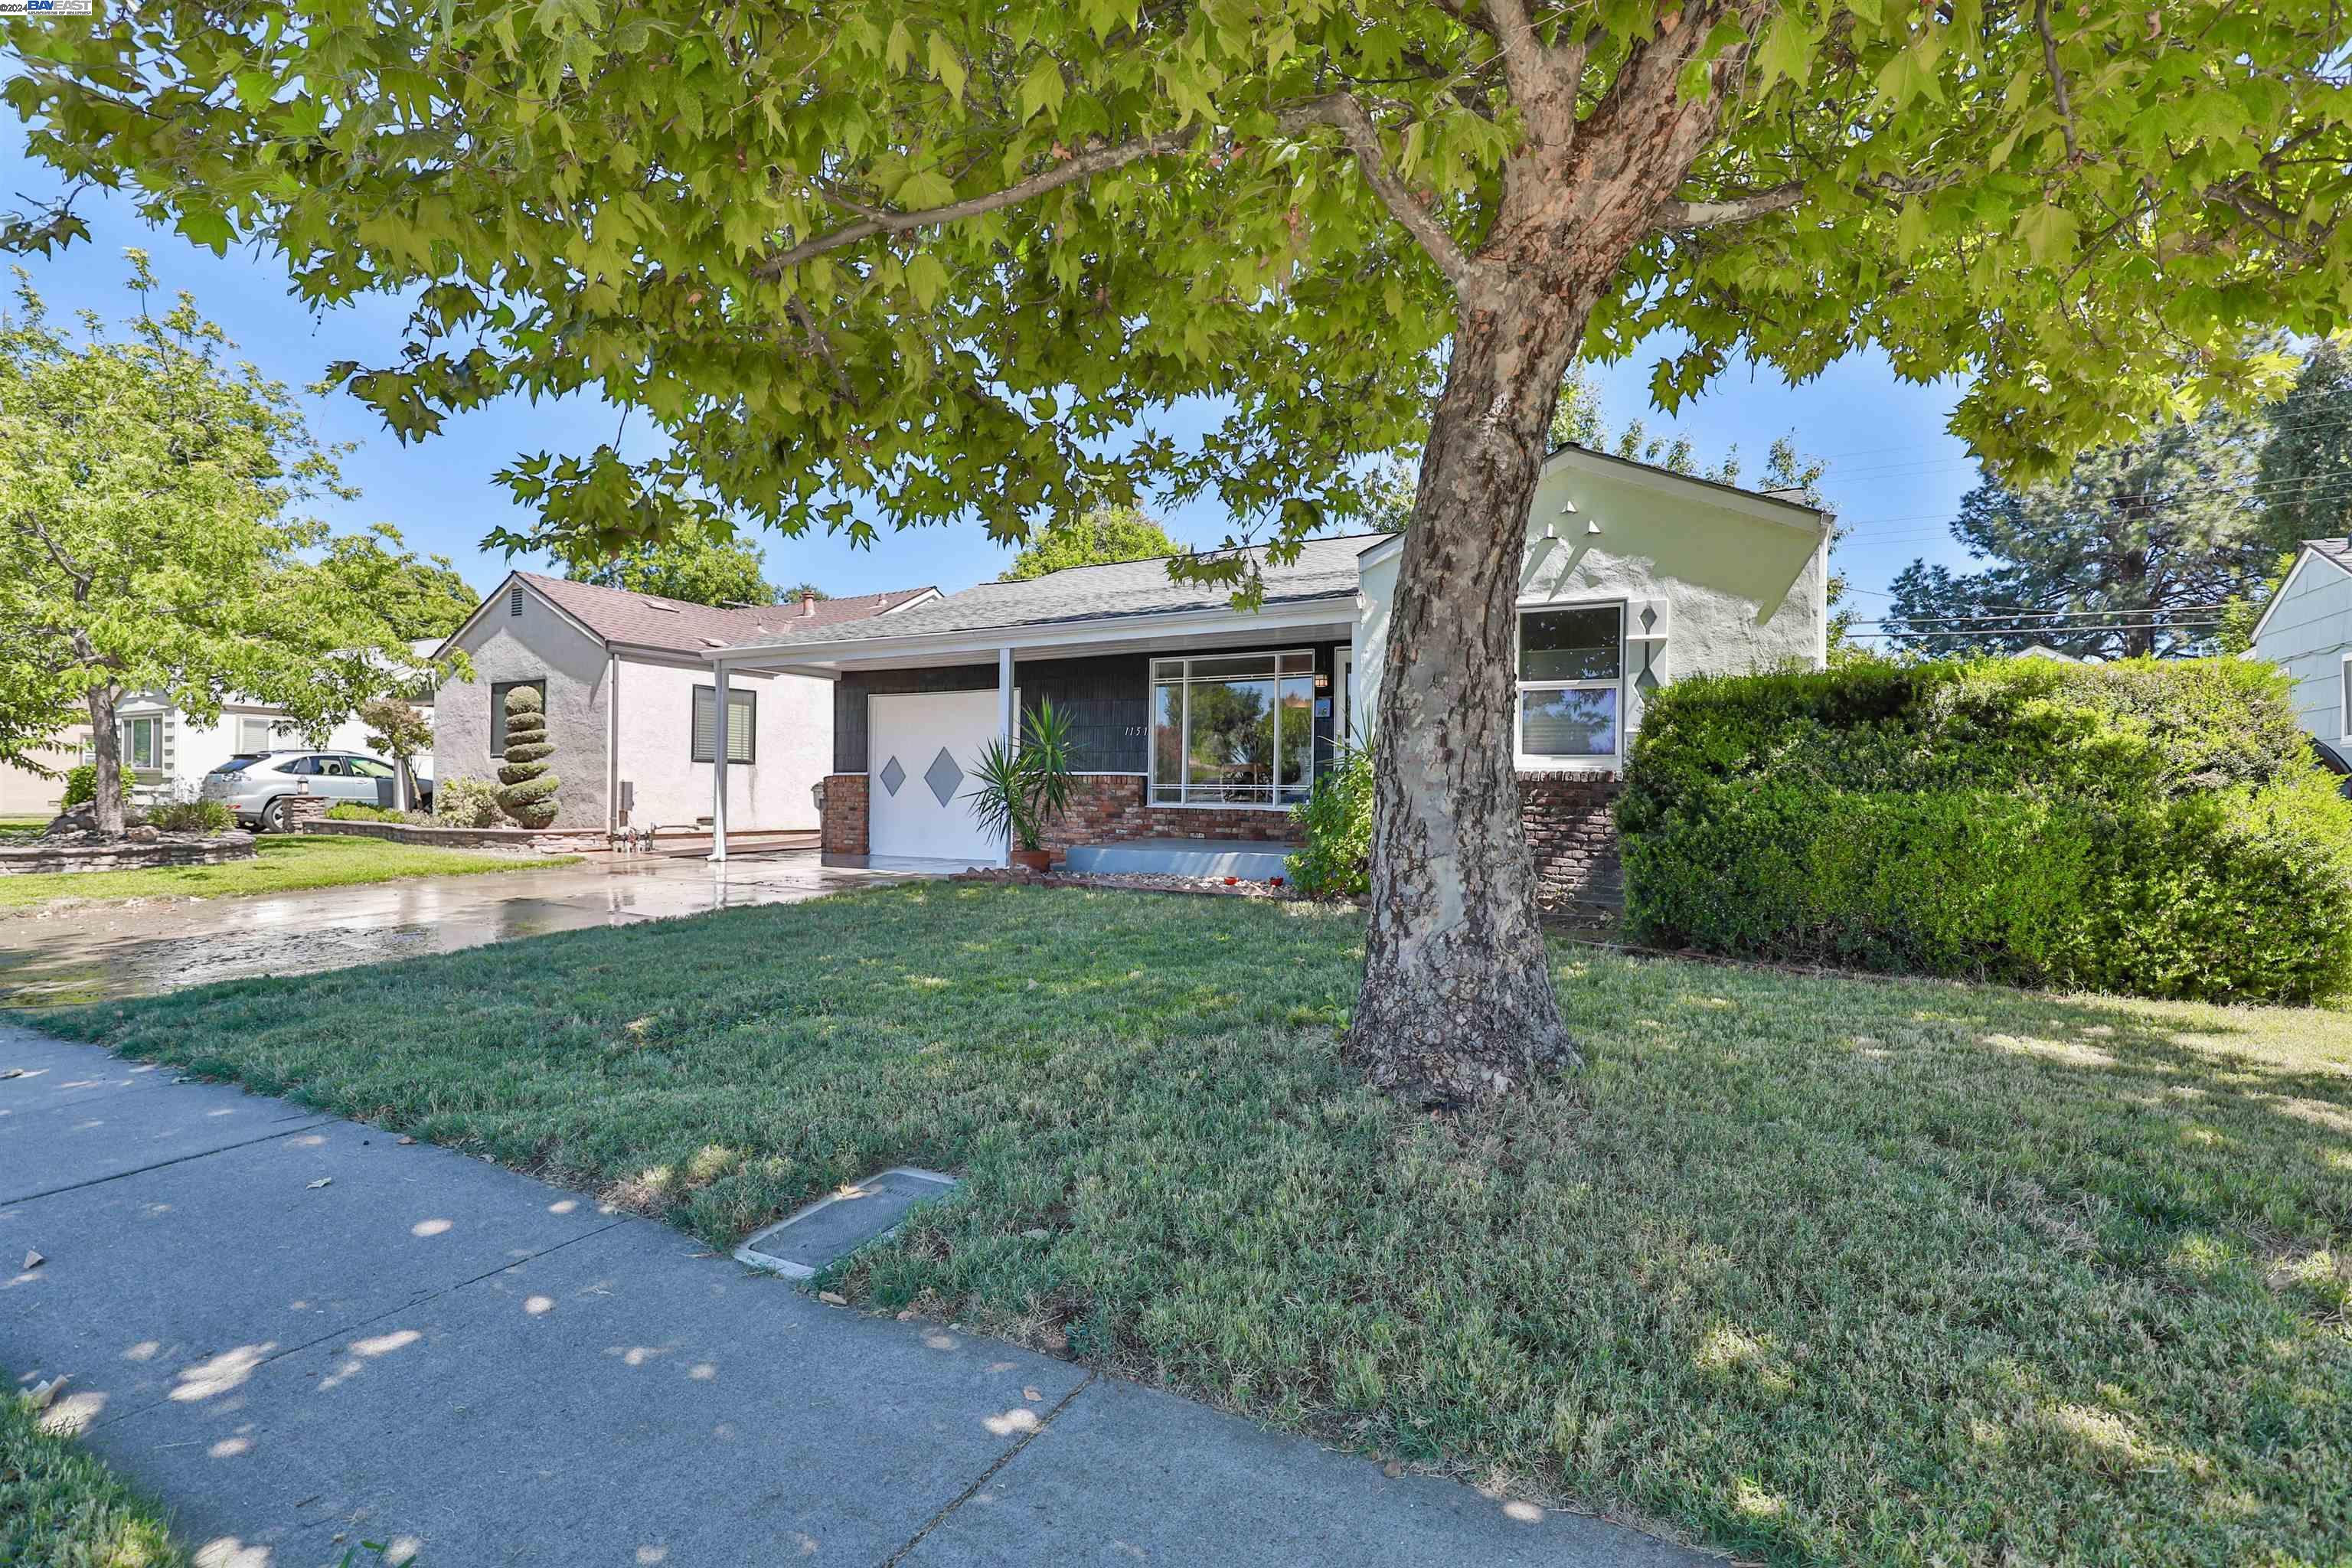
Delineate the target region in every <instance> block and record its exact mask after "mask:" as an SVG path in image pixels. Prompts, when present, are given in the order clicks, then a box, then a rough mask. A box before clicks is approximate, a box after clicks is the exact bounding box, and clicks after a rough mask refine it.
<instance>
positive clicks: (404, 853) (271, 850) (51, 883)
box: [0, 833, 580, 913]
mask: <svg viewBox="0 0 2352 1568" xmlns="http://www.w3.org/2000/svg"><path fill="white" fill-rule="evenodd" d="M255 847H256V849H257V851H258V853H257V855H256V856H255V858H253V859H250V860H231V861H228V862H226V863H225V864H223V865H219V866H147V867H142V868H139V869H137V870H131V871H37V872H32V873H29V874H27V875H25V876H20V877H0V913H6V912H14V911H21V910H32V909H37V908H39V907H40V906H42V905H44V904H54V903H58V902H62V901H65V900H76V901H83V902H110V901H113V900H122V899H184V898H205V899H218V898H233V897H236V896H238V895H241V894H246V893H288V892H294V891H297V890H299V889H303V888H335V887H341V886H344V885H345V884H348V883H354V882H393V881H398V880H400V879H402V878H404V877H448V876H457V875H459V874H462V873H467V872H473V871H536V870H541V869H544V868H547V867H550V866H569V865H571V864H572V863H573V862H575V861H577V860H578V859H579V858H580V857H578V856H577V855H533V856H530V857H523V856H513V855H477V854H468V853H467V852H466V851H464V850H461V849H429V848H423V847H418V846H416V845H414V844H394V843H390V842H388V841H386V840H384V839H381V838H349V837H342V836H341V835H337V834H323V833H321V834H284V833H266V834H263V835H262V836H261V837H260V839H259V840H258V841H257V844H256V846H255Z"/></svg>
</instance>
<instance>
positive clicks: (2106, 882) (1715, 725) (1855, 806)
mask: <svg viewBox="0 0 2352 1568" xmlns="http://www.w3.org/2000/svg"><path fill="white" fill-rule="evenodd" d="M1618 823H1619V827H1620V829H1621V831H1622V835H1623V840H1624V856H1625V876H1626V919H1627V925H1628V928H1629V930H1630V931H1632V932H1633V934H1634V935H1635V936H1636V937H1637V938H1638V939H1640V940H1642V941H1644V942H1654V943H1657V944H1659V945H1664V946H1675V947H1682V946H1691V947H1697V948H1701V949H1705V950H1707V951H1711V952H1727V953H1735V954H1741V955H1747V956H1754V957H1762V958H1770V959H1780V960H1790V961H1797V962H1821V963H1838V964H1845V965H1852V966H1856V967H1861V968H1868V969H1880V970H1894V971H1903V972H1911V973H1931V974H1947V975H1965V976H1975V977H1981V978H1987V979H1997V980H2002V981H2008V982H2011V983H2013V984H2036V985H2061V986H2068V987H2082V988H2089V989H2095V990H2103V991H2117V992H2128V993H2134V994H2142V995H2151V996H2184V997H2199V998H2204V999H2208V1000H2266V1001H2303V1000H2308V999H2311V998H2314V997H2316V996H2321V995H2326V994H2331V993H2333V992H2336V991H2339V990H2342V989H2344V988H2345V987H2346V986H2347V984H2352V805H2347V803H2345V802H2344V801H2342V800H2341V799H2339V798H2337V797H2336V795H2334V794H2333V792H2332V791H2331V790H2330V789H2329V787H2328V783H2327V781H2326V780H2325V779H2324V778H2322V777H2321V776H2320V775H2319V774H2318V773H2316V771H2315V769H2314V767H2313V766H2312V763H2311V761H2310V752H2309V747H2308V745H2307V743H2306V742H2305V738H2304V736H2303V734H2302V732H2301V731H2300V730H2299V729H2298V728H2297V727H2296V725H2295V723H2294V713H2293V710H2291V708H2290V707H2289V705H2288V700H2287V687H2286V683H2285V681H2284V678H2283V677H2282V676H2280V675H2279V674H2278V672H2277V671H2275V670H2274V669H2273V668H2270V667H2268V666H2266V665H2261V664H2256V663H2253V662H2252V661H2246V660H2238V659H2206V660H2179V661H2171V662H2166V663H2158V662H2156V661H2152V660H2133V661H2126V662H2124V663H2118V664H2111V665H2097V666H2082V665H2067V664H2062V663H2059V662H2056V661H2053V660H2038V659H2036V660H2016V659H1981V660H1974V661H1969V662H1938V663H1928V664H1918V665H1908V666H1905V665H1895V664H1891V663H1888V662H1886V661H1883V660H1865V661H1857V662H1856V663H1854V664H1853V665H1850V666H1848V667H1846V668H1840V669H1836V670H1832V671H1827V672H1820V673H1789V674H1773V675H1760V676H1744V677H1727V678H1706V677H1701V678H1696V679H1687V680H1683V681H1678V682H1676V683H1675V684H1674V685H1673V686H1671V687H1668V688H1667V689H1664V690H1663V691H1660V692H1659V693H1657V694H1656V695H1655V696H1654V697H1653V698H1652V699H1651V701H1650V704H1649V709H1648V712H1647V713H1646V715H1645V717H1644V721H1643V726H1642V730H1641V733H1640V734H1639V736H1638V737H1637V738H1636V740H1635V742H1634V744H1633V753H1632V756H1631V758H1630V759H1629V761H1628V766H1627V779H1626V790H1625V794H1624V795H1623V797H1622V800H1621V801H1620V803H1619V809H1618Z"/></svg>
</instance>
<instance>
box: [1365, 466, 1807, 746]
mask: <svg viewBox="0 0 2352 1568" xmlns="http://www.w3.org/2000/svg"><path fill="white" fill-rule="evenodd" d="M1670 483H1671V481H1670ZM1571 501H1572V502H1573V503H1574V504H1575V507H1576V510H1575V511H1574V512H1564V511H1563V510H1562V508H1563V507H1564V506H1566V505H1568V504H1569V503H1570V502H1571ZM1736 504H1737V498H1731V497H1727V498H1726V503H1725V504H1720V505H1717V504H1709V502H1707V501H1706V500H1702V499H1694V498H1693V496H1692V494H1691V492H1690V489H1689V487H1687V486H1684V485H1680V484H1673V485H1672V488H1670V489H1661V488H1657V487H1656V486H1655V484H1654V483H1653V482H1644V481H1643V480H1642V479H1639V478H1638V477H1636V476H1635V475H1634V474H1633V473H1628V474H1626V475H1622V476H1620V475H1616V474H1612V473H1610V472H1608V471H1606V469H1605V468H1585V467H1570V466H1569V465H1568V464H1567V463H1565V462H1559V463H1555V464H1554V465H1553V466H1552V467H1551V468H1548V469H1547V471H1546V472H1545V474H1544V476H1543V479H1541V481H1540V482H1539V483H1538V486H1537V489H1536V500H1535V507H1534V510H1533V513H1532V516H1531V519H1530V521H1529V522H1528V546H1527V552H1526V555H1525V559H1524V563H1523V565H1522V567H1521V576H1520V589H1519V604H1520V605H1521V606H1522V607H1524V608H1528V609H1535V608H1542V607H1547V606H1566V605H1585V604H1591V605H1605V604H1613V603H1622V604H1626V605H1629V606H1636V607H1637V606H1638V605H1641V604H1642V603H1644V602H1649V601H1660V600H1663V601H1664V602H1665V603H1666V605H1667V606H1668V619H1667V622H1666V625H1667V627H1668V634H1667V637H1666V638H1665V640H1664V642H1662V643H1658V644H1654V645H1651V651H1650V655H1649V658H1650V666H1649V668H1650V670H1651V673H1652V674H1653V675H1654V676H1655V677H1656V678H1657V679H1658V680H1659V681H1660V682H1661V683H1663V682H1664V681H1668V680H1672V679H1677V678H1679V677H1681V676H1685V675H1691V674H1696V673H1701V672H1705V673H1709V674H1723V673H1733V672H1739V671H1746V670H1755V669H1767V668H1774V667H1777V666H1780V665H1783V664H1790V663H1793V664H1798V665H1802V666H1806V667H1809V668H1819V667H1820V666H1821V665H1822V663H1823V662H1824V661H1825V659H1826V658H1827V653H1828V636H1829V614H1828V605H1827V595H1828V585H1829V574H1828V553H1829V552H1828V549H1827V546H1826V543H1825V540H1824V535H1823V533H1822V531H1821V530H1820V529H1819V528H1818V527H1815V526H1811V525H1810V523H1809V520H1807V519H1806V517H1805V516H1804V514H1802V513H1801V512H1798V511H1795V510H1789V509H1783V508H1774V509H1772V510H1773V511H1774V512H1775V513H1776V514H1777V513H1785V519H1786V521H1781V520H1780V517H1778V516H1775V517H1751V516H1748V515H1747V514H1745V513H1744V512H1742V511H1739V510H1734V506H1735V505H1736ZM1547 524H1549V525H1550V526H1551V528H1552V530H1553V531H1554V532H1555V534H1556V535H1557V537H1556V538H1553V539H1546V538H1544V536H1543V534H1544V529H1545V527H1546V525H1547ZM1590 524H1598V525H1599V527H1600V531H1599V532H1598V533H1593V532H1590V531H1588V525H1590ZM1401 558H1402V551H1391V552H1388V553H1387V554H1386V556H1385V558H1382V559H1376V560H1374V561H1372V562H1370V563H1368V564H1367V565H1366V566H1365V567H1364V570H1363V577H1362V599H1361V604H1362V607H1361V609H1360V611H1359V614H1358V616H1357V626H1356V682H1355V690H1356V712H1355V716H1354V727H1355V728H1356V729H1358V730H1359V731H1362V732H1363V733H1366V734H1369V733H1370V731H1371V727H1372V725H1373V724H1374V723H1375V722H1376V721H1377V719H1378V708H1379V699H1380V689H1381V674H1382V670H1383V666H1384V663H1385V660H1386V657H1387V651H1388V631H1389V607H1390V605H1391V603H1392V602H1393V601H1394V598H1395V595H1396V579H1397V565H1398V562H1399V561H1400V559H1401ZM1628 618H1629V620H1630V619H1631V618H1632V616H1631V615H1630V614H1629V617H1628ZM1627 629H1628V632H1629V634H1630V633H1631V632H1632V631H1633V629H1634V628H1633V627H1632V626H1628V628H1627ZM1642 668H1643V645H1641V644H1638V643H1635V642H1633V641H1630V640H1629V641H1628V642H1627V644H1626V647H1625V677H1624V688H1623V694H1622V697H1621V698H1620V705H1621V706H1620V711H1621V712H1622V714H1623V715H1624V728H1625V731H1626V732H1627V733H1628V734H1630V733H1631V732H1632V731H1634V730H1637V729H1639V728H1640V726H1641V708H1642V689H1641V687H1640V685H1639V683H1638V677H1639V674H1640V672H1641V670H1642ZM1543 765H1544V767H1545V769H1546V770H1556V769H1557V768H1559V766H1560V764H1559V763H1544V764H1543ZM1596 765H1605V766H1611V767H1613V766H1615V765H1616V764H1615V763H1597V764H1596Z"/></svg>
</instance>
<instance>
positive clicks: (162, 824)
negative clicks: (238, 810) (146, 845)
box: [147, 800, 334, 833]
mask: <svg viewBox="0 0 2352 1568" xmlns="http://www.w3.org/2000/svg"><path fill="white" fill-rule="evenodd" d="M328 815H329V816H332V815H334V814H333V813H331V812H330V813H329V814H328ZM147 826H150V827H153V828H157V829H160V830H161V831H163V832H165V833H226V832H227V831H228V830H229V829H230V828H232V827H235V826H236V815H235V814H234V813H232V812H231V811H230V810H229V808H228V807H227V806H226V805H222V804H221V803H220V802H219V801H216V800H178V801H173V802H171V803H170V804H169V805H159V806H156V807H154V808H153V809H152V810H150V811H149V812H148V813H147Z"/></svg>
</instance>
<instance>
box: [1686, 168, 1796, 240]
mask: <svg viewBox="0 0 2352 1568" xmlns="http://www.w3.org/2000/svg"><path fill="white" fill-rule="evenodd" d="M1805 189H1806V187H1805V184H1804V183H1803V182H1802V181H1801V180H1791V181H1790V182H1789V183H1788V184H1785V185H1774V186H1773V187H1772V188H1771V189H1770V190H1768V191H1754V192H1750V193H1749V194H1748V195H1744V196H1733V197H1730V198H1729V199H1727V200H1725V201H1719V202H1668V203H1666V204H1665V205H1664V206H1662V207H1660V208H1659V209H1658V224H1657V226H1658V227H1659V228H1660V229H1662V230H1666V231H1675V230H1684V229H1695V228H1720V227H1722V226H1724V225H1726V224H1734V223H1746V222H1748V220H1750V219H1751V218H1759V217H1764V216H1769V215H1770V214H1772V213H1778V212H1786V211H1788V210H1789V209H1790V207H1792V206H1795V205H1797V204H1798V203H1800V202H1801V201H1803V200H1804V199H1805Z"/></svg>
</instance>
